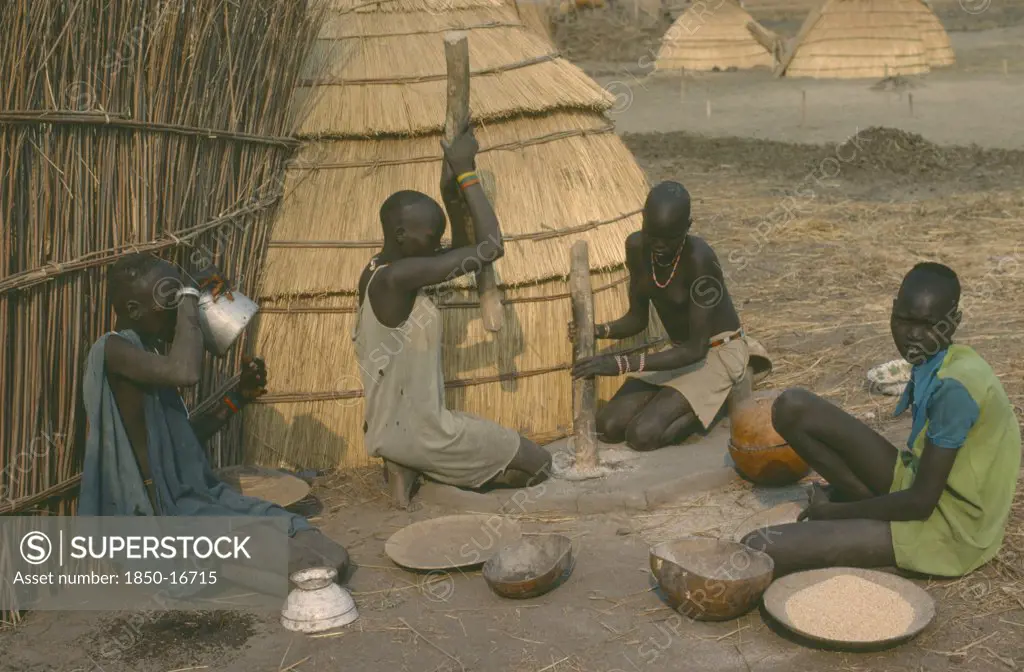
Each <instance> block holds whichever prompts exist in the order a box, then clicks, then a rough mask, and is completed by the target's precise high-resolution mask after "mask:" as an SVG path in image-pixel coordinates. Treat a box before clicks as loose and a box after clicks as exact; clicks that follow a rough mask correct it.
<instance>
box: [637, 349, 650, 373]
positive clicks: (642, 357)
mask: <svg viewBox="0 0 1024 672" xmlns="http://www.w3.org/2000/svg"><path fill="white" fill-rule="evenodd" d="M646 359H647V353H646V352H641V353H640V368H639V369H637V370H636V371H637V373H640V372H641V371H643V370H644V364H645V362H644V360H646Z"/></svg>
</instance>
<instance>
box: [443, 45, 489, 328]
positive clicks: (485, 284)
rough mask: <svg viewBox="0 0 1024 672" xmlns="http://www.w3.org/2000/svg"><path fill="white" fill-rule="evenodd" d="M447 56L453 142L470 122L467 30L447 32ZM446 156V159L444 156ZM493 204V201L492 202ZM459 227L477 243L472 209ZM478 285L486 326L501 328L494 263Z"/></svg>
mask: <svg viewBox="0 0 1024 672" xmlns="http://www.w3.org/2000/svg"><path fill="white" fill-rule="evenodd" d="M444 57H445V60H446V61H447V63H448V110H447V112H446V113H445V117H444V139H445V141H446V142H451V141H452V140H454V139H455V136H456V135H458V133H459V130H460V129H462V128H465V127H466V126H467V125H468V124H469V38H468V37H467V36H466V33H465V32H462V31H452V32H448V33H445V36H444ZM442 160H443V159H442ZM492 205H493V204H492ZM456 231H459V232H460V233H461V234H462V236H463V239H464V240H467V241H469V244H470V245H476V244H477V243H478V242H480V241H478V240H477V239H476V232H475V231H474V229H473V221H472V219H471V218H470V217H469V213H466V216H465V218H464V220H463V221H461V222H452V238H453V240H455V239H458V237H459V236H457V235H456ZM476 289H477V294H478V296H479V297H480V312H481V313H482V315H483V321H484V329H486V330H487V331H501V325H502V323H503V322H504V314H503V313H502V307H501V291H500V290H499V289H498V282H497V279H496V278H495V276H494V267H493V266H492V265H491V264H485V265H484V267H483V268H482V269H480V271H479V272H477V274H476Z"/></svg>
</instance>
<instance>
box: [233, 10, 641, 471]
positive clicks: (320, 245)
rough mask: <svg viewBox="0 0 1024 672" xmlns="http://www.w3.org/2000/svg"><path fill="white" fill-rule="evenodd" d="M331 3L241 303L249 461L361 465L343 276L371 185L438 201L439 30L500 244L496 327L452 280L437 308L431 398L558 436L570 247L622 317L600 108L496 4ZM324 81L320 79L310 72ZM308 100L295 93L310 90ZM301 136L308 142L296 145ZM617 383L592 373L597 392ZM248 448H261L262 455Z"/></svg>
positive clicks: (589, 91) (612, 149)
mask: <svg viewBox="0 0 1024 672" xmlns="http://www.w3.org/2000/svg"><path fill="white" fill-rule="evenodd" d="M357 1H358V0H349V2H351V3H352V4H351V5H350V4H348V3H347V2H339V1H337V0H335V1H334V2H332V5H333V9H332V16H331V17H330V19H329V20H328V21H327V22H326V24H325V26H324V28H323V30H322V32H321V37H320V40H319V42H318V44H317V46H316V47H315V49H314V52H313V57H312V58H311V59H310V62H309V76H310V77H314V76H316V75H319V76H320V81H319V82H312V81H311V82H308V85H307V86H305V87H303V88H300V89H299V90H298V91H297V92H296V95H295V98H296V101H297V102H300V103H302V102H305V103H308V104H310V105H311V107H312V112H311V114H309V116H308V118H307V119H306V121H305V125H304V126H303V127H302V132H301V133H302V135H303V136H304V137H305V138H306V139H307V140H308V141H307V144H306V145H305V146H304V147H303V149H302V150H301V152H300V156H299V157H298V159H297V161H296V164H295V165H294V166H293V168H292V170H291V171H290V172H289V174H288V178H287V184H286V185H285V190H286V192H287V196H286V199H285V201H284V203H283V204H282V207H281V212H280V216H279V218H278V221H277V223H276V226H275V229H274V234H273V239H272V241H271V243H270V250H269V253H268V258H267V263H266V269H267V270H266V273H265V276H264V279H263V282H262V291H261V294H260V297H261V304H262V307H263V312H262V315H261V317H260V318H259V319H260V323H259V330H258V333H259V336H258V339H259V340H258V346H257V347H258V350H259V351H260V352H261V354H262V355H263V356H264V357H265V358H266V360H267V362H268V366H270V367H271V368H272V369H273V378H274V383H273V385H274V389H273V390H271V394H269V395H267V396H266V397H264V398H263V399H262V400H261V401H263V402H264V403H263V405H261V406H258V407H257V408H256V409H255V410H254V412H253V413H252V414H251V415H250V416H249V418H248V421H247V423H248V424H247V432H248V434H249V436H250V447H251V449H252V450H253V451H254V452H255V454H252V455H250V456H249V458H250V459H251V460H252V461H260V462H266V461H276V460H282V461H284V462H286V463H292V464H302V465H305V466H308V467H313V466H319V467H330V466H337V465H359V464H366V463H367V462H368V458H367V456H366V454H365V450H364V447H363V444H362V436H363V432H362V427H363V420H364V418H363V406H362V399H361V394H362V384H361V381H360V376H359V374H360V370H359V368H358V364H357V362H356V358H355V351H354V348H353V344H352V342H351V334H352V331H353V329H354V327H355V323H356V320H355V317H356V315H355V311H356V307H357V305H358V296H357V282H358V279H359V275H360V273H361V271H362V269H363V268H364V266H365V264H366V263H367V261H368V260H369V258H370V256H371V255H373V254H374V253H375V252H376V251H377V250H379V247H380V244H381V241H382V234H381V229H380V222H379V219H378V211H379V208H380V204H381V203H382V202H383V201H384V199H386V198H387V197H388V196H389V195H390V194H391V193H393V192H395V191H397V190H400V189H416V190H419V191H422V192H424V193H426V194H429V195H431V196H432V197H433V198H435V199H437V200H438V201H440V193H439V190H438V182H439V178H440V169H441V148H440V143H439V140H440V137H441V135H440V134H441V132H442V127H443V122H444V115H445V107H446V100H445V95H446V94H445V89H446V77H447V74H446V64H445V58H444V45H443V38H444V33H445V32H446V31H447V30H451V29H462V30H467V31H468V35H469V50H470V67H471V70H472V72H473V75H472V78H471V87H472V89H471V102H470V105H471V109H472V117H473V121H474V124H475V126H476V129H477V138H478V140H479V141H480V145H481V154H480V156H479V158H478V165H479V172H480V173H481V174H482V177H483V181H484V186H485V189H487V190H488V191H489V192H490V193H491V196H492V200H493V202H494V203H495V209H496V211H497V213H498V216H499V218H500V220H501V224H502V230H503V232H504V234H505V236H506V241H507V242H506V246H505V247H506V255H505V257H504V258H503V259H502V260H500V261H499V262H498V263H497V264H496V265H495V270H496V274H497V277H498V281H499V283H500V284H501V285H502V287H503V291H504V298H505V319H504V322H505V324H504V327H503V329H502V330H501V331H500V332H498V333H496V334H490V333H488V332H486V331H485V330H484V329H483V325H482V322H481V319H480V310H479V306H478V304H476V303H475V302H476V301H477V298H476V294H475V290H474V289H473V287H472V279H471V278H464V279H463V281H461V282H459V283H458V285H459V287H458V288H456V289H454V290H453V294H452V295H451V296H450V297H448V298H446V299H445V300H444V302H443V303H442V310H441V313H442V315H443V316H444V330H445V335H446V338H447V340H448V343H447V346H446V348H445V351H444V366H445V377H446V380H447V381H448V385H449V389H448V392H447V398H448V403H449V406H450V407H451V408H453V409H459V410H464V411H468V412H471V413H475V414H477V415H481V416H484V417H488V418H491V419H493V420H495V421H498V422H501V423H502V424H504V425H506V426H510V427H513V428H515V429H517V430H519V431H521V432H523V433H525V434H527V435H529V436H532V437H534V438H535V439H536V440H546V439H550V438H553V437H555V436H558V435H560V434H564V433H566V432H568V431H569V430H570V428H571V424H572V411H571V404H572V401H571V399H572V394H571V380H570V376H569V372H568V366H569V362H570V361H571V346H570V343H569V341H568V339H567V337H566V324H567V323H568V321H569V319H570V317H571V306H570V303H569V299H568V285H567V282H566V276H567V275H568V273H569V249H570V247H571V245H572V243H573V242H575V241H576V240H579V239H586V240H588V241H589V243H590V260H591V266H592V268H595V269H602V270H599V271H595V272H594V281H593V282H594V287H595V292H596V295H595V303H596V306H597V313H598V319H599V320H609V319H614V318H616V317H619V316H621V315H622V314H623V313H624V311H625V309H626V307H627V298H626V292H625V290H626V286H625V284H624V280H625V275H626V274H625V271H624V269H623V262H624V241H625V237H626V236H627V235H628V234H629V233H630V232H632V231H635V230H636V229H638V228H639V226H640V216H639V211H640V209H641V207H642V205H643V200H644V198H645V196H646V193H647V188H648V186H647V182H646V179H645V177H644V174H643V172H642V171H641V170H640V168H639V167H638V166H637V164H636V162H635V161H634V159H633V157H632V155H631V154H630V153H629V151H628V149H627V148H626V147H625V145H624V144H623V143H622V141H621V140H620V139H619V138H618V136H616V135H615V133H614V131H613V129H612V126H611V124H610V122H609V120H608V118H607V117H605V115H604V112H605V110H607V109H609V107H610V106H611V104H612V100H613V99H612V97H611V96H610V95H609V94H608V93H607V92H605V91H604V90H602V89H601V88H600V87H599V86H598V85H597V84H596V83H595V82H593V81H592V80H591V79H589V78H588V77H587V76H586V75H584V74H583V72H582V71H581V70H579V69H578V68H577V67H576V66H574V65H572V64H571V63H569V62H568V61H565V60H563V59H561V58H559V57H558V56H557V54H556V53H555V50H554V47H553V46H552V45H551V43H550V42H549V41H547V40H545V39H544V38H543V37H539V36H537V35H534V34H533V33H532V32H531V31H530V30H528V29H527V28H525V27H524V26H523V24H522V22H521V21H520V19H519V17H518V15H517V13H516V10H515V8H514V7H512V6H511V5H509V4H508V2H507V0H436V4H433V5H431V4H428V3H429V2H431V1H434V0H402V1H401V2H398V3H396V2H382V3H376V4H372V5H370V4H361V5H358V9H352V7H355V6H356V5H355V3H356V2H357ZM323 73H325V74H323ZM311 97H312V100H310V98H311ZM314 139H319V140H314ZM617 384H618V381H616V380H609V379H605V380H603V381H602V383H601V386H600V393H601V394H602V395H603V396H604V398H608V396H610V394H612V393H613V392H614V390H615V387H616V385H617ZM260 446H263V447H262V449H261V447H260Z"/></svg>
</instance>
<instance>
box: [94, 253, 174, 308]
mask: <svg viewBox="0 0 1024 672" xmlns="http://www.w3.org/2000/svg"><path fill="white" fill-rule="evenodd" d="M161 261H162V260H161V259H160V257H157V256H156V255H153V254H148V253H146V252H135V253H133V254H129V255H126V256H123V257H121V258H120V259H118V260H117V261H115V262H114V265H113V266H111V267H110V270H109V271H107V293H108V295H109V296H110V302H111V303H112V304H113V305H114V307H115V308H120V307H122V306H123V305H124V304H125V303H126V302H127V301H128V300H129V299H130V298H131V296H132V292H133V290H135V288H136V283H138V281H139V280H140V279H141V278H143V277H145V276H146V274H147V273H149V272H150V271H151V270H153V268H155V267H156V266H157V265H158V264H160V262H161Z"/></svg>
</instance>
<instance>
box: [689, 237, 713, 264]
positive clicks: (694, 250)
mask: <svg viewBox="0 0 1024 672" xmlns="http://www.w3.org/2000/svg"><path fill="white" fill-rule="evenodd" d="M687 257H688V259H687V261H689V262H690V265H692V266H700V267H706V266H718V265H719V264H718V255H716V254H715V250H714V249H713V248H712V247H711V245H710V244H708V242H707V241H706V240H704V239H703V238H701V237H699V236H694V235H691V236H690V245H688V246H687Z"/></svg>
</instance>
